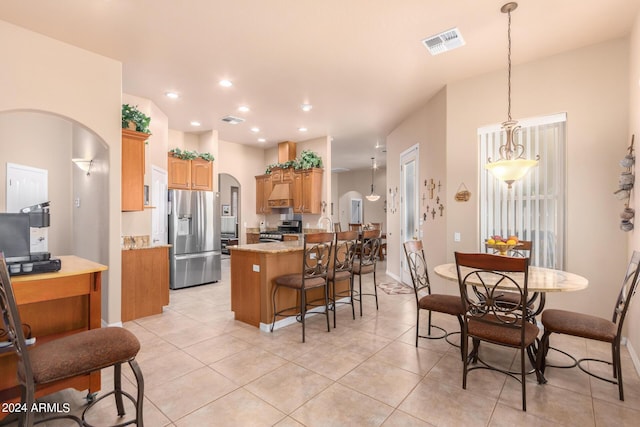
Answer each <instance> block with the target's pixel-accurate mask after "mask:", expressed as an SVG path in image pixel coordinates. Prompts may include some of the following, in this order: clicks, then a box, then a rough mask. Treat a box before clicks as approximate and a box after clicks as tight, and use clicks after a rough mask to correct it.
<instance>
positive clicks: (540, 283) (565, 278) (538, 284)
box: [434, 263, 589, 318]
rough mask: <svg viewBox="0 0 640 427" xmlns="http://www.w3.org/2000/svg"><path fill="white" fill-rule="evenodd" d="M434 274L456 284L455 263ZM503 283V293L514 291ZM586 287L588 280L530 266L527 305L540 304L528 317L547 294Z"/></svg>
mask: <svg viewBox="0 0 640 427" xmlns="http://www.w3.org/2000/svg"><path fill="white" fill-rule="evenodd" d="M470 271H472V269H470V268H467V267H460V272H461V273H462V275H463V277H464V276H465V275H466V274H467V272H470ZM434 272H435V273H436V274H437V275H438V276H440V277H442V278H444V279H447V280H451V281H455V282H456V283H457V282H458V272H457V270H456V264H455V263H449V264H440V265H438V266H436V267H435V268H434ZM506 275H507V276H510V277H512V278H513V279H514V280H515V281H516V282H517V283H521V281H522V280H523V278H524V274H523V273H507V274H506ZM504 283H505V286H504V288H503V289H504V290H505V291H508V290H509V288H511V290H514V291H515V290H516V289H515V287H514V286H513V285H512V286H509V283H510V282H509V281H508V280H507V281H505V282H504ZM467 284H468V285H481V283H480V282H479V281H477V282H474V280H473V278H469V279H468V280H467ZM588 286H589V280H588V279H587V278H586V277H582V276H580V275H578V274H575V273H569V272H568V271H563V270H554V269H552V268H544V267H535V266H530V267H529V283H528V286H527V288H528V292H529V294H530V296H529V298H528V301H529V304H532V303H534V302H535V301H536V300H537V299H538V298H540V302H539V303H538V304H537V307H536V308H535V309H534V310H532V311H531V312H530V313H529V315H530V316H531V317H532V318H535V317H536V316H537V315H538V314H540V313H541V312H542V310H543V309H544V304H545V299H546V294H547V292H569V291H579V290H582V289H586V288H587V287H588ZM498 288H500V286H498Z"/></svg>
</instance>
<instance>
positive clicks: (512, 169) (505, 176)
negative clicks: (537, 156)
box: [484, 159, 538, 185]
mask: <svg viewBox="0 0 640 427" xmlns="http://www.w3.org/2000/svg"><path fill="white" fill-rule="evenodd" d="M537 165H538V160H528V159H513V160H498V161H496V162H492V163H487V164H486V165H484V167H485V169H487V170H488V171H489V172H491V173H492V174H493V176H495V177H496V178H498V179H499V180H500V181H504V182H506V183H507V184H508V185H511V184H513V183H514V182H515V181H517V180H519V179H521V178H522V177H523V176H525V175H526V174H527V172H529V169H531V168H532V167H534V166H537Z"/></svg>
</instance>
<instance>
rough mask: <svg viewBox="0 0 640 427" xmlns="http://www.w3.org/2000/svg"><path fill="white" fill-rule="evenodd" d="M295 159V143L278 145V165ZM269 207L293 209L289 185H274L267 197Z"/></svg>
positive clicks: (280, 183) (284, 183)
mask: <svg viewBox="0 0 640 427" xmlns="http://www.w3.org/2000/svg"><path fill="white" fill-rule="evenodd" d="M295 158H296V143H295V142H290V141H285V142H281V143H279V144H278V163H285V162H288V161H290V160H294V159H295ZM268 200H269V207H271V208H290V207H293V192H292V191H291V184H290V183H286V182H279V183H275V184H274V186H273V188H272V190H271V194H270V195H269V199H268Z"/></svg>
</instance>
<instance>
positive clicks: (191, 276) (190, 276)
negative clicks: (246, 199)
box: [169, 190, 221, 289]
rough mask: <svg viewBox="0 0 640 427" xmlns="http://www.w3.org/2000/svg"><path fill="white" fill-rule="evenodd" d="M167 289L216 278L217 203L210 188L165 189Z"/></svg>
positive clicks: (218, 204) (216, 279)
mask: <svg viewBox="0 0 640 427" xmlns="http://www.w3.org/2000/svg"><path fill="white" fill-rule="evenodd" d="M169 244H170V245H171V248H170V249H169V254H170V271H171V281H170V288H171V289H180V288H185V287H188V286H195V285H201V284H204V283H211V282H217V281H218V280H220V275H221V273H220V254H221V251H220V203H219V194H218V193H215V192H212V191H190V190H169Z"/></svg>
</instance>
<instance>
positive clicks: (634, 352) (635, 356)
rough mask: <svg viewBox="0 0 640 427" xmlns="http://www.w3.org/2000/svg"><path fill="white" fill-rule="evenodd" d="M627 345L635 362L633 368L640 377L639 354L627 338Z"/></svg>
mask: <svg viewBox="0 0 640 427" xmlns="http://www.w3.org/2000/svg"><path fill="white" fill-rule="evenodd" d="M624 341H625V344H624V345H626V346H627V350H628V351H629V355H630V356H631V361H632V362H633V367H634V368H636V373H637V374H638V375H640V358H639V357H638V353H636V350H635V349H634V348H633V345H631V341H629V340H628V339H626V338H625V340H624Z"/></svg>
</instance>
